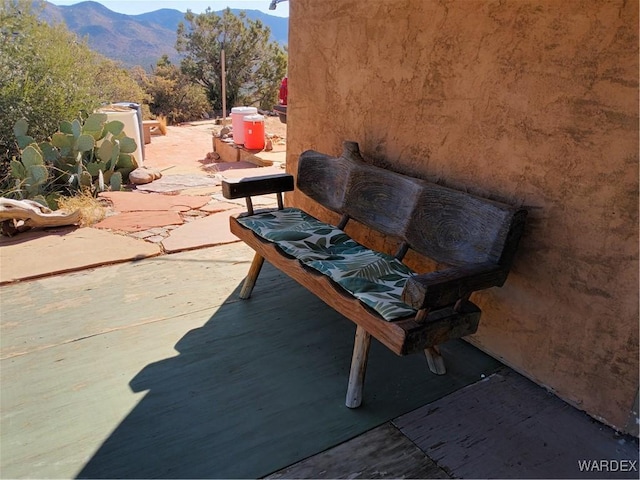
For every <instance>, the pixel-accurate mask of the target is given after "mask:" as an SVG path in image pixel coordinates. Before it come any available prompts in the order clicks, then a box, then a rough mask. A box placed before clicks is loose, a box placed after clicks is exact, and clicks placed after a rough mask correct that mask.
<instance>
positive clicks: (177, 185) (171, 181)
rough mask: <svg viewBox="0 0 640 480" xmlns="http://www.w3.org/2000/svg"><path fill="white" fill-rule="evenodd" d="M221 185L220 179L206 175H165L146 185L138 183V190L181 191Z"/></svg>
mask: <svg viewBox="0 0 640 480" xmlns="http://www.w3.org/2000/svg"><path fill="white" fill-rule="evenodd" d="M218 185H220V180H219V179H217V178H213V177H207V176H205V175H188V174H185V175H165V176H163V177H162V178H159V179H158V180H154V181H153V182H151V183H147V184H145V185H138V186H137V187H136V189H137V190H143V191H147V192H158V193H167V192H179V191H181V190H185V189H188V188H194V187H216V186H218Z"/></svg>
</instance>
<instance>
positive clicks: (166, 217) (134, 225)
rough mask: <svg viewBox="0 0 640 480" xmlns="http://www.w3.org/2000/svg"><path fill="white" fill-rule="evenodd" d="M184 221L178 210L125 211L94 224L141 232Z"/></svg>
mask: <svg viewBox="0 0 640 480" xmlns="http://www.w3.org/2000/svg"><path fill="white" fill-rule="evenodd" d="M183 223H184V220H182V217H181V216H180V214H179V213H178V212H172V211H168V212H163V211H143V212H124V213H119V214H118V215H112V216H110V217H107V218H105V219H104V220H102V221H101V222H98V223H96V224H95V225H94V227H95V228H107V229H110V230H118V231H121V232H140V231H142V230H149V229H151V228H155V227H165V226H167V225H181V224H183Z"/></svg>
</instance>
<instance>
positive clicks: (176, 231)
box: [0, 121, 286, 283]
mask: <svg viewBox="0 0 640 480" xmlns="http://www.w3.org/2000/svg"><path fill="white" fill-rule="evenodd" d="M216 128H218V129H219V128H220V127H219V126H215V125H214V122H212V121H211V122H197V123H195V124H190V125H186V126H170V127H167V134H166V135H164V136H153V137H152V141H151V143H150V144H147V145H145V166H146V167H151V168H157V169H159V170H161V171H162V173H163V178H162V179H159V180H156V181H154V182H152V183H150V184H147V185H140V186H138V187H136V188H135V189H134V190H133V191H121V192H105V193H103V194H101V195H100V197H101V198H103V199H104V200H106V201H108V203H109V205H110V207H109V209H108V213H107V217H106V218H105V219H104V220H102V221H101V222H99V223H97V224H95V225H94V226H93V227H92V228H78V227H69V228H64V229H53V230H52V229H47V230H32V231H30V232H26V233H22V234H20V235H18V236H16V237H13V238H6V237H3V238H0V247H1V248H0V264H1V269H0V270H1V274H0V283H9V282H14V281H18V280H24V279H28V278H35V277H39V276H44V275H47V274H55V273H60V272H67V271H73V270H79V269H83V268H88V267H93V266H98V265H105V264H109V263H117V262H120V261H128V260H133V259H137V258H143V257H148V256H154V255H159V254H162V253H173V252H178V251H182V250H190V249H194V248H200V247H205V246H213V245H221V244H225V243H230V242H235V241H237V238H236V237H235V236H233V235H231V233H230V232H229V227H228V217H229V215H230V214H232V213H237V212H239V211H241V209H242V208H243V207H244V204H245V202H244V200H242V199H241V200H238V201H235V200H234V201H227V200H226V199H225V198H224V197H223V196H222V193H221V192H222V187H221V182H222V180H223V179H225V178H247V177H253V176H258V175H271V174H274V173H283V172H284V169H283V167H284V162H285V156H286V152H285V147H283V146H280V147H282V148H280V147H279V150H278V151H274V152H270V153H269V155H270V158H273V159H276V160H275V164H274V166H271V167H258V166H256V165H255V164H253V163H251V162H246V161H239V162H233V163H216V162H215V161H213V160H212V158H213V156H212V155H210V152H211V150H212V148H213V142H212V133H213V132H214V130H215V129H216ZM208 154H209V155H208ZM254 205H256V206H257V207H259V208H265V207H272V206H275V205H276V198H275V196H263V197H259V198H256V199H255V201H254Z"/></svg>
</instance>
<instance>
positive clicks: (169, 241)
mask: <svg viewBox="0 0 640 480" xmlns="http://www.w3.org/2000/svg"><path fill="white" fill-rule="evenodd" d="M243 211H244V210H243V209H238V208H235V209H232V210H226V211H222V212H219V213H214V214H213V215H209V216H207V217H203V218H199V219H197V220H193V221H192V222H189V223H186V224H184V225H182V226H181V227H178V228H176V229H174V230H172V231H171V232H170V233H169V236H168V237H167V238H165V239H164V240H163V241H162V246H163V247H164V250H165V252H167V253H174V252H180V251H182V250H191V249H194V248H200V247H209V246H214V245H222V244H225V243H232V242H237V241H238V237H236V236H235V235H233V234H232V233H231V232H230V231H229V216H230V215H234V214H237V213H240V212H243Z"/></svg>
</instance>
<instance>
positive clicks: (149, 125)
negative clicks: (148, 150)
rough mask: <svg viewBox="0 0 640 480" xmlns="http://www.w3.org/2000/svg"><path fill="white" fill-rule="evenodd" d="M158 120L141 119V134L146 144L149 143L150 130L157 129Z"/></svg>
mask: <svg viewBox="0 0 640 480" xmlns="http://www.w3.org/2000/svg"><path fill="white" fill-rule="evenodd" d="M159 128H160V121H159V120H143V121H142V132H143V133H142V136H143V141H144V143H145V145H146V144H148V143H151V130H152V129H159Z"/></svg>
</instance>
